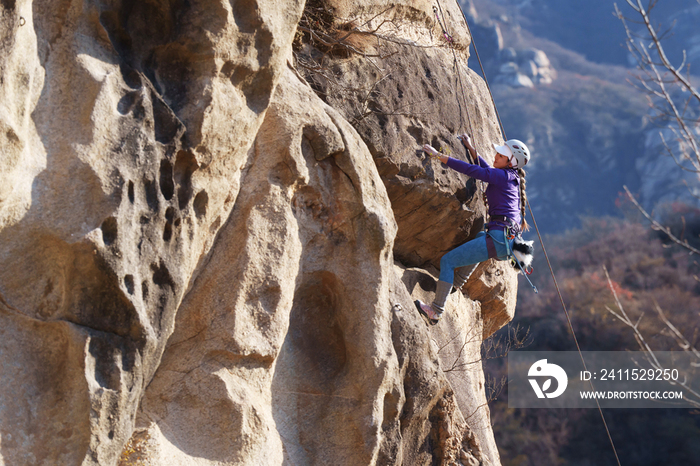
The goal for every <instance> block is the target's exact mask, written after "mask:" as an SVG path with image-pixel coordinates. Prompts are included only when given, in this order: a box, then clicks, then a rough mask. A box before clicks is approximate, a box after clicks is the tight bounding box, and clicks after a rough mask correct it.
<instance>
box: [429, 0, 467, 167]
mask: <svg viewBox="0 0 700 466" xmlns="http://www.w3.org/2000/svg"><path fill="white" fill-rule="evenodd" d="M437 4H438V8H435V7H433V12H434V13H435V18H436V19H437V23H438V24H439V25H440V29H442V35H443V37H444V38H445V40H446V41H447V43H448V44H450V50H452V56H453V57H454V69H455V73H456V75H457V82H458V84H459V88H460V90H461V91H462V100H463V101H464V108H465V110H463V109H462V102H460V101H459V98H458V99H457V106H458V107H459V124H460V126H461V127H462V128H464V115H463V114H464V113H466V114H467V125H468V128H469V134H472V135H473V134H474V130H473V128H472V121H471V116H470V115H469V110H468V103H467V94H466V92H465V90H464V84H462V73H460V71H459V61H458V59H457V52H456V51H455V45H454V39H453V37H452V35H451V34H450V33H449V31H448V30H447V23H446V21H445V14H444V13H443V12H442V5H440V1H439V0H438V2H437ZM438 9H439V10H440V14H439V15H438ZM440 16H442V20H440ZM467 158H468V159H469V160H470V161H471V163H476V160H472V157H471V154H470V153H469V151H467Z"/></svg>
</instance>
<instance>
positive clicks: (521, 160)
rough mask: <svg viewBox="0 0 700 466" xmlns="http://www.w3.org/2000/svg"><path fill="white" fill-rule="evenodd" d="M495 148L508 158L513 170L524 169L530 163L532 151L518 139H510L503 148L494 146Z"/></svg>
mask: <svg viewBox="0 0 700 466" xmlns="http://www.w3.org/2000/svg"><path fill="white" fill-rule="evenodd" d="M493 148H494V149H496V152H498V153H499V154H502V155H505V156H506V157H508V160H510V163H512V164H513V168H523V167H524V166H525V165H527V163H528V162H529V161H530V149H528V148H527V146H526V145H525V144H523V142H522V141H519V140H517V139H509V140H507V141H506V143H505V144H504V145H502V146H499V145H497V144H494V145H493Z"/></svg>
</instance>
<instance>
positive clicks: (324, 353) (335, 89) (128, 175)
mask: <svg viewBox="0 0 700 466" xmlns="http://www.w3.org/2000/svg"><path fill="white" fill-rule="evenodd" d="M441 7H442V8H444V18H445V22H446V24H447V25H448V28H449V29H450V32H451V34H452V36H453V38H454V42H453V46H454V48H453V47H451V46H450V43H449V42H448V41H446V40H445V38H444V37H443V35H442V33H441V31H440V28H439V27H438V25H437V24H436V22H435V16H434V13H433V9H432V8H433V4H432V3H430V2H427V1H418V2H407V1H406V2H402V1H398V2H391V3H379V2H373V1H370V0H356V1H340V0H332V1H325V2H321V1H318V0H315V1H311V2H309V3H307V4H306V5H305V4H303V3H302V2H298V1H297V2H295V1H287V2H273V1H269V0H236V1H234V2H220V1H216V0H194V1H189V2H184V1H178V0H173V1H167V0H158V1H156V0H153V1H144V2H132V1H126V0H123V1H121V0H105V1H99V2H81V1H73V0H61V1H51V2H49V1H34V2H31V1H29V0H27V1H4V2H2V3H0V14H1V15H2V23H0V37H1V38H2V40H1V41H0V70H1V75H0V76H1V79H0V92H1V96H2V97H1V99H0V105H1V106H2V112H0V125H1V126H2V128H1V131H0V145H1V147H2V153H3V157H2V159H0V178H1V180H0V318H1V319H2V325H1V326H0V378H1V380H2V382H3V383H2V384H1V385H0V463H4V464H12V465H24V464H27V465H29V464H31V465H55V464H62V465H72V464H84V465H97V464H100V465H116V464H122V465H127V464H153V465H234V464H236V465H243V464H246V465H253V464H255V465H258V464H259V465H273V464H347V465H358V464H404V465H421V464H426V465H427V464H460V463H461V464H464V465H473V464H499V463H500V462H499V458H498V452H497V449H496V446H495V444H494V440H493V433H492V431H491V425H490V421H489V411H488V406H487V405H486V394H485V388H484V385H485V380H484V375H483V371H482V370H481V362H480V346H481V342H482V339H483V338H486V337H488V336H489V335H490V334H491V333H493V332H494V331H495V330H496V329H498V328H499V327H500V326H502V325H503V324H505V323H506V322H507V321H508V320H510V318H512V315H513V310H514V306H515V293H516V287H517V282H516V275H515V273H514V272H513V271H512V270H511V269H510V268H509V267H506V266H505V265H504V264H503V263H499V264H497V263H494V262H487V263H485V264H482V265H481V266H480V268H479V270H478V271H477V273H475V274H474V276H473V277H472V278H471V279H470V281H469V283H467V285H466V286H465V289H464V290H463V291H464V292H465V294H463V293H454V294H452V296H451V297H450V299H449V308H448V314H447V316H446V318H445V319H443V321H442V322H441V323H440V324H439V325H438V326H436V327H432V328H429V327H427V326H426V324H425V323H424V321H423V320H422V319H421V318H420V316H419V315H418V314H417V312H416V311H415V308H414V306H413V304H412V301H413V300H414V299H416V298H423V299H424V300H430V299H431V294H432V291H433V290H434V287H435V279H434V276H435V273H436V269H435V267H436V266H437V265H438V264H439V259H440V257H441V255H442V254H444V252H446V251H448V250H449V249H451V248H452V247H454V246H455V245H458V244H460V243H462V242H464V241H465V240H467V239H468V238H469V237H470V236H472V235H473V234H475V233H476V232H477V231H478V230H479V229H480V228H481V226H482V225H483V219H484V213H485V206H484V202H483V192H482V190H481V186H480V185H477V184H476V183H475V182H474V180H469V179H468V178H467V177H466V176H463V175H459V174H456V173H454V172H449V171H448V170H447V169H446V168H445V167H443V166H440V164H439V163H437V162H435V161H431V160H429V159H427V158H426V157H424V155H422V154H421V153H420V151H418V148H419V147H420V146H421V145H422V144H424V143H426V142H429V143H432V144H433V145H435V146H443V147H445V148H447V147H453V149H452V150H453V152H454V154H455V156H457V157H464V153H463V152H461V149H460V148H458V147H456V144H455V143H456V140H455V138H454V134H456V133H458V132H464V131H467V132H472V133H473V135H474V137H475V142H476V144H477V146H478V147H479V148H480V149H481V152H482V153H483V154H490V151H489V150H488V149H489V144H490V143H491V142H499V141H500V136H499V132H498V127H497V124H496V120H495V115H494V110H493V107H492V105H491V101H490V97H489V96H488V92H487V90H486V88H485V85H484V83H483V82H482V81H481V80H480V79H479V78H478V77H477V76H476V75H475V74H474V73H473V72H471V71H470V70H468V69H467V67H466V62H467V58H468V45H469V40H470V39H469V36H468V34H467V32H466V28H465V26H464V23H463V20H462V18H461V13H460V11H459V9H458V7H457V5H456V4H455V3H448V2H445V4H444V5H441ZM441 16H442V14H441ZM298 26H299V27H298ZM453 50H454V52H453ZM460 89H463V90H464V92H463V93H462V92H461V90H460ZM468 297H471V299H469V298H468Z"/></svg>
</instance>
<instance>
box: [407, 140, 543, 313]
mask: <svg viewBox="0 0 700 466" xmlns="http://www.w3.org/2000/svg"><path fill="white" fill-rule="evenodd" d="M458 138H459V139H460V140H461V141H462V144H463V145H464V147H466V149H467V150H468V151H469V153H470V154H471V157H472V160H476V161H477V164H474V165H472V164H470V163H467V162H463V161H461V160H457V159H453V158H451V157H448V156H446V155H444V154H441V153H440V152H438V151H437V150H436V149H434V148H433V147H432V146H430V145H428V144H426V145H424V146H423V150H424V151H425V152H426V153H428V155H430V156H431V157H433V158H438V159H440V162H442V163H444V164H446V165H447V166H448V167H450V168H451V169H453V170H456V171H458V172H460V173H464V174H466V175H469V176H470V177H472V178H475V179H477V180H481V181H484V182H486V183H488V188H486V200H487V202H488V210H489V219H490V220H489V223H488V224H487V225H486V231H485V232H484V231H482V232H480V233H479V234H478V235H476V237H475V238H474V239H472V240H471V241H468V242H466V243H464V244H463V245H461V246H458V247H456V248H455V249H453V250H452V251H450V252H448V253H447V254H445V255H444V256H442V259H441V260H440V278H439V280H438V282H437V289H436V290H435V299H434V300H433V303H432V304H426V303H423V302H422V301H420V300H417V301H416V307H417V308H418V311H419V312H420V313H421V314H422V315H423V316H425V317H426V318H427V319H428V322H430V324H431V325H435V324H437V323H438V321H439V320H440V317H441V315H442V313H443V312H444V310H445V302H446V301H447V296H448V295H449V294H450V292H451V290H452V287H453V286H454V287H455V288H456V289H457V290H459V289H460V288H462V286H463V285H464V284H465V283H466V282H467V279H468V278H469V276H470V275H471V274H472V272H473V271H474V270H475V269H476V266H477V265H478V264H479V263H480V262H483V261H485V260H486V259H489V258H492V257H495V258H496V259H498V260H506V259H507V258H508V257H510V256H511V255H512V252H513V242H514V240H515V238H516V237H519V236H520V233H521V232H523V231H526V230H527V229H528V226H527V222H526V221H525V204H526V203H527V196H526V195H525V171H524V170H523V169H522V168H523V167H524V166H525V164H527V162H528V161H529V160H530V151H529V150H528V148H527V146H525V144H523V143H522V142H520V141H518V140H517V139H510V140H508V141H506V143H505V144H504V145H502V146H498V145H496V144H494V145H493V147H494V149H496V158H495V160H494V162H493V167H491V166H490V165H489V164H488V162H486V161H485V160H484V159H482V158H481V157H480V156H479V155H478V154H477V152H476V149H475V148H474V146H473V145H472V142H471V138H470V137H469V136H468V135H466V134H463V135H461V136H458ZM529 243H530V245H529V246H528V247H529V249H530V254H531V252H532V251H531V249H532V246H531V242H529ZM520 264H523V262H522V261H521V262H520ZM521 268H522V267H521Z"/></svg>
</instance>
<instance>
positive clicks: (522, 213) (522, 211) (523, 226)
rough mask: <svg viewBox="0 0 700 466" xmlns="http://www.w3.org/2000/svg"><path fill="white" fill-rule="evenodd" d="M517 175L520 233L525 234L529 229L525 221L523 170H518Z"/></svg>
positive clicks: (525, 200)
mask: <svg viewBox="0 0 700 466" xmlns="http://www.w3.org/2000/svg"><path fill="white" fill-rule="evenodd" d="M518 175H520V218H521V223H520V231H522V232H526V231H527V230H529V229H530V225H528V224H527V220H525V205H526V204H527V194H526V193H525V170H523V169H522V168H518Z"/></svg>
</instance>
